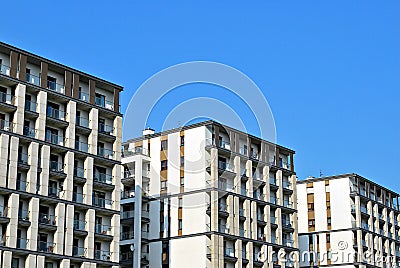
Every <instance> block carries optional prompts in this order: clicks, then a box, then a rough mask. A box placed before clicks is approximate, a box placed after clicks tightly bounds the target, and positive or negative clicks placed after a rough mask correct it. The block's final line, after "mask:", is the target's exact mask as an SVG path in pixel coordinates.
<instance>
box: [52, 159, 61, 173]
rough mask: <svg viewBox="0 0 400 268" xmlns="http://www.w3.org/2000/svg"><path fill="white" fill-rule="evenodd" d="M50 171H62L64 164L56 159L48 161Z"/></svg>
mask: <svg viewBox="0 0 400 268" xmlns="http://www.w3.org/2000/svg"><path fill="white" fill-rule="evenodd" d="M49 168H50V171H54V172H60V173H63V172H64V165H63V164H62V163H60V162H58V161H50V167H49Z"/></svg>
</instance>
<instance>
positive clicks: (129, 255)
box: [119, 251, 133, 261]
mask: <svg viewBox="0 0 400 268" xmlns="http://www.w3.org/2000/svg"><path fill="white" fill-rule="evenodd" d="M119 260H120V261H132V260H133V252H132V251H127V252H121V253H120V254H119Z"/></svg>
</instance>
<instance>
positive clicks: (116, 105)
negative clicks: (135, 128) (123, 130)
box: [114, 88, 119, 113]
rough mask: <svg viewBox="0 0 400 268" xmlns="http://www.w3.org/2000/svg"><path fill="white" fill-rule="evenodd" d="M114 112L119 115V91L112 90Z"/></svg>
mask: <svg viewBox="0 0 400 268" xmlns="http://www.w3.org/2000/svg"><path fill="white" fill-rule="evenodd" d="M114 111H115V112H117V113H119V90H118V89H115V88H114Z"/></svg>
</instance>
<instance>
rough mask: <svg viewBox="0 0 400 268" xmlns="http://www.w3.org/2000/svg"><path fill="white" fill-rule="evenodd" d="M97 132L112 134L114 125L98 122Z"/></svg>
mask: <svg viewBox="0 0 400 268" xmlns="http://www.w3.org/2000/svg"><path fill="white" fill-rule="evenodd" d="M99 133H103V134H109V135H113V134H114V127H113V126H109V125H106V124H102V123H99Z"/></svg>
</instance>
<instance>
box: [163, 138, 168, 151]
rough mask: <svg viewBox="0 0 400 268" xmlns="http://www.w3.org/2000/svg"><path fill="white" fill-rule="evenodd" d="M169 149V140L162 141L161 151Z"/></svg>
mask: <svg viewBox="0 0 400 268" xmlns="http://www.w3.org/2000/svg"><path fill="white" fill-rule="evenodd" d="M167 149H168V141H167V140H163V141H161V151H164V150H167Z"/></svg>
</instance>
